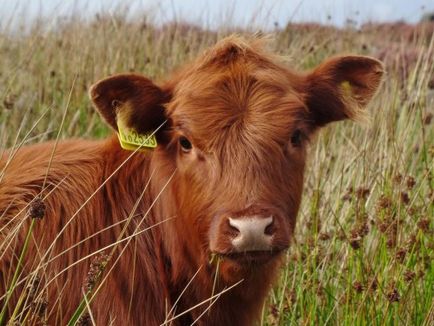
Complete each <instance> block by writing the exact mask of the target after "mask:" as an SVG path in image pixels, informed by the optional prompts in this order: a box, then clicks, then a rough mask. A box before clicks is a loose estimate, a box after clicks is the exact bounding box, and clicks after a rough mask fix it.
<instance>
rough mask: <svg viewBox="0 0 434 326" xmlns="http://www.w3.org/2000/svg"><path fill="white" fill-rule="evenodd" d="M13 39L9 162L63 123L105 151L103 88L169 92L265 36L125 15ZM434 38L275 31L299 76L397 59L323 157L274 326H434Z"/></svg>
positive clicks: (3, 37) (298, 28) (270, 306)
mask: <svg viewBox="0 0 434 326" xmlns="http://www.w3.org/2000/svg"><path fill="white" fill-rule="evenodd" d="M3 26H4V27H3V30H0V67H1V69H0V153H1V152H2V151H4V150H5V149H6V148H9V147H17V146H22V145H24V144H29V143H36V142H42V141H44V140H47V139H53V138H55V137H56V135H57V133H58V132H59V128H60V126H61V122H62V119H63V117H64V118H65V120H64V124H63V128H62V130H61V133H60V137H61V138H62V139H64V138H71V137H84V138H102V137H104V136H106V135H107V134H108V133H109V130H108V128H107V127H106V126H105V125H104V124H103V123H102V121H101V119H100V118H99V116H98V114H97V113H96V112H95V111H94V109H93V108H92V106H91V103H90V101H89V99H88V95H87V90H88V88H89V86H90V85H91V84H92V83H93V82H95V81H96V80H98V79H100V78H102V77H105V76H107V75H110V74H113V73H117V72H128V71H135V72H141V73H143V74H145V75H147V76H149V77H150V78H153V79H157V80H158V79H159V78H163V77H164V76H165V75H166V74H167V73H168V72H170V71H171V70H172V69H173V68H175V67H177V66H178V65H180V64H182V63H184V62H186V61H188V60H190V59H192V58H194V57H195V56H196V55H197V54H198V53H199V52H200V51H201V50H202V49H204V48H206V47H207V46H209V45H212V44H214V43H215V41H216V40H218V39H220V38H222V37H224V36H225V35H228V34H231V33H233V32H238V33H241V34H243V33H246V34H251V33H252V32H254V31H249V30H236V31H234V30H231V29H230V28H222V29H220V30H218V31H209V30H203V29H201V28H198V27H195V26H191V25H188V24H169V25H165V26H163V27H156V26H155V25H152V24H151V23H149V22H147V20H145V19H144V20H143V21H138V20H137V21H133V22H128V21H127V20H126V19H124V17H123V16H122V15H120V16H115V17H105V16H102V17H101V16H100V17H95V18H94V19H93V20H91V21H82V20H80V18H78V17H72V18H65V19H64V20H62V21H58V22H57V23H56V25H50V24H48V23H43V22H39V23H35V24H34V25H32V27H31V28H29V29H28V30H27V31H22V32H19V31H18V32H17V31H14V32H13V31H10V30H8V26H7V25H3ZM53 26H55V28H53ZM433 31H434V28H433V26H432V25H424V26H417V27H414V26H407V25H402V24H401V25H400V24H397V25H394V26H392V25H376V24H371V25H367V26H364V27H363V28H362V29H360V30H359V29H356V28H354V27H352V26H347V27H346V28H344V29H334V28H332V27H323V26H315V25H288V26H286V27H282V28H278V27H276V29H275V30H274V31H270V34H271V35H272V36H273V37H274V41H273V43H272V45H273V47H274V48H275V49H276V51H277V52H279V53H281V54H282V55H285V56H287V57H288V58H289V61H290V64H291V65H292V66H294V67H295V68H298V69H310V68H312V67H314V66H315V65H316V64H318V63H319V62H321V61H322V60H323V59H325V58H327V57H329V56H331V55H334V54H339V53H358V54H365V55H372V56H376V57H378V58H380V59H383V60H384V61H385V63H386V69H387V75H386V77H385V81H384V83H383V85H382V87H381V90H380V92H379V94H378V95H377V96H376V98H375V100H374V101H373V102H372V103H371V104H370V106H369V115H370V121H369V122H366V123H364V124H356V123H354V122H345V123H340V124H336V125H332V126H330V127H327V128H326V129H324V130H322V131H321V132H320V133H319V134H318V136H317V137H316V140H315V141H314V142H313V143H312V144H311V148H310V154H311V155H310V159H309V164H308V169H307V178H306V187H305V193H304V199H303V205H302V209H301V211H300V214H299V216H298V221H297V228H296V231H295V235H296V239H295V240H294V243H293V245H292V247H291V249H290V250H289V252H288V254H287V260H286V264H285V266H284V268H283V269H282V272H281V276H280V282H279V283H278V284H277V285H276V286H275V288H274V289H273V291H272V292H271V293H270V296H269V298H268V300H267V304H266V305H265V306H264V309H263V313H262V320H261V324H262V325H322V324H331V325H366V324H372V325H434V263H433V261H434V190H433V189H434V118H433V114H434V60H433V58H434V37H433V35H434V34H433ZM0 182H1V181H0ZM0 247H1V244H0ZM0 254H1V251H0ZM0 295H2V294H0Z"/></svg>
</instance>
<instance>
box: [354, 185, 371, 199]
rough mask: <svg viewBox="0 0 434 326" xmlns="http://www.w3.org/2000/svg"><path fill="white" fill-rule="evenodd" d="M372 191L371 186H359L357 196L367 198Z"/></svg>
mask: <svg viewBox="0 0 434 326" xmlns="http://www.w3.org/2000/svg"><path fill="white" fill-rule="evenodd" d="M370 192H371V191H370V190H369V188H365V187H360V188H357V190H356V197H357V198H359V199H366V198H367V197H368V196H369V193H370Z"/></svg>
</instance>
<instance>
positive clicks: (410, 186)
mask: <svg viewBox="0 0 434 326" xmlns="http://www.w3.org/2000/svg"><path fill="white" fill-rule="evenodd" d="M406 184H407V188H408V189H413V188H414V186H415V185H416V181H415V180H414V178H413V177H412V176H409V177H407V180H406Z"/></svg>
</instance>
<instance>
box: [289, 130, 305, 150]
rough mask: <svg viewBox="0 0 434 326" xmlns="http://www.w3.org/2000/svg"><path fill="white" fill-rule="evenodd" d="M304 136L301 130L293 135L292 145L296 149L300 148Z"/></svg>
mask: <svg viewBox="0 0 434 326" xmlns="http://www.w3.org/2000/svg"><path fill="white" fill-rule="evenodd" d="M303 138H304V135H303V133H302V132H301V130H300V129H297V130H295V131H294V132H293V133H292V135H291V144H292V146H294V147H300V146H301V143H302V141H303Z"/></svg>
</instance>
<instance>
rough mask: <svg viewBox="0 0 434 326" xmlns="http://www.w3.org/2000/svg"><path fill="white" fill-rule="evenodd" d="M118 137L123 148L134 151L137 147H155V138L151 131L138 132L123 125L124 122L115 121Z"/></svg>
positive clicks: (142, 148) (143, 148) (144, 148)
mask: <svg viewBox="0 0 434 326" xmlns="http://www.w3.org/2000/svg"><path fill="white" fill-rule="evenodd" d="M117 125H118V138H119V142H120V144H121V147H122V148H123V149H126V150H129V151H135V150H136V149H137V148H139V150H140V151H144V150H146V149H147V148H156V147H157V138H156V137H155V135H153V134H152V133H149V134H139V133H138V132H137V131H136V130H134V129H131V128H127V127H125V125H124V123H123V122H121V121H119V120H118V121H117Z"/></svg>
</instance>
